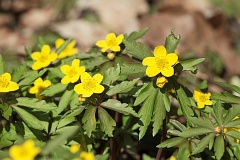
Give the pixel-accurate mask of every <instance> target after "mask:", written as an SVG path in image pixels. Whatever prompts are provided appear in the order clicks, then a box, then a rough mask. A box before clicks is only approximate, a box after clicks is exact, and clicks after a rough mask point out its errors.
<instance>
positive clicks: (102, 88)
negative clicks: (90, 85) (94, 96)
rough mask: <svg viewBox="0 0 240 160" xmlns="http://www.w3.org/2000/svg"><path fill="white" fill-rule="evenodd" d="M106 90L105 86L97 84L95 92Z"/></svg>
mask: <svg viewBox="0 0 240 160" xmlns="http://www.w3.org/2000/svg"><path fill="white" fill-rule="evenodd" d="M103 91H104V87H103V86H102V85H99V84H98V85H96V88H95V89H94V93H102V92H103Z"/></svg>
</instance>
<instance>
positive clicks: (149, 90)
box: [133, 82, 155, 106]
mask: <svg viewBox="0 0 240 160" xmlns="http://www.w3.org/2000/svg"><path fill="white" fill-rule="evenodd" d="M142 88H143V89H142ZM142 88H141V89H140V90H141V91H140V93H139V94H138V95H137V98H136V100H135V102H134V104H133V105H134V106H137V105H139V104H140V103H142V102H143V101H144V100H145V99H146V98H147V97H148V96H149V95H150V94H151V93H152V91H153V90H154V89H155V88H154V87H153V83H152V82H150V83H148V84H147V86H146V85H143V87H142Z"/></svg>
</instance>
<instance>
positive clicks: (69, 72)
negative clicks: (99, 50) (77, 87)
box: [60, 59, 85, 84]
mask: <svg viewBox="0 0 240 160" xmlns="http://www.w3.org/2000/svg"><path fill="white" fill-rule="evenodd" d="M79 65H80V60H79V59H74V60H73V61H72V66H69V65H63V66H61V68H60V69H61V71H62V73H63V74H65V76H64V77H63V78H62V80H61V82H62V84H68V83H70V82H71V83H75V82H77V80H78V79H79V77H80V76H81V74H83V73H84V72H85V67H84V66H81V67H79Z"/></svg>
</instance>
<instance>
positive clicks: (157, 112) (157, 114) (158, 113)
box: [152, 89, 166, 136]
mask: <svg viewBox="0 0 240 160" xmlns="http://www.w3.org/2000/svg"><path fill="white" fill-rule="evenodd" d="M163 96H164V95H163V94H162V92H160V90H159V89H158V90H157V93H156V96H155V102H154V111H153V117H152V121H153V133H152V134H153V136H155V135H156V134H157V133H158V131H159V130H160V129H161V127H162V124H163V120H164V119H165V117H166V109H165V106H164V101H163Z"/></svg>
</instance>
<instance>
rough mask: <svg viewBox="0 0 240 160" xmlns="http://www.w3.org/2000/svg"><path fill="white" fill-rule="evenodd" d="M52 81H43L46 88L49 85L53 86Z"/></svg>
mask: <svg viewBox="0 0 240 160" xmlns="http://www.w3.org/2000/svg"><path fill="white" fill-rule="evenodd" d="M51 84H52V83H51V81H49V80H45V81H44V82H43V86H44V87H45V88H47V87H49V86H51Z"/></svg>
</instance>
